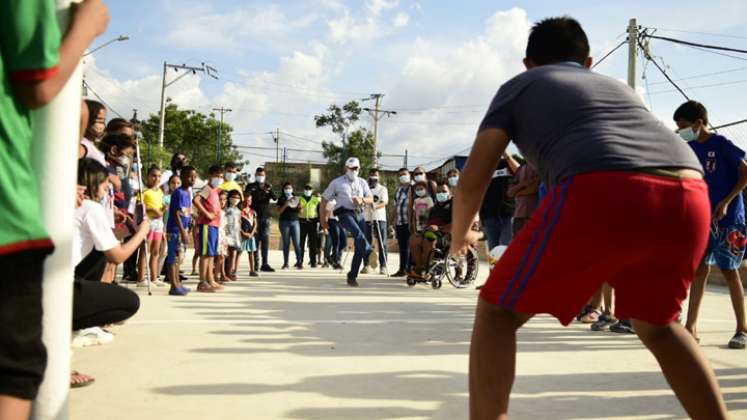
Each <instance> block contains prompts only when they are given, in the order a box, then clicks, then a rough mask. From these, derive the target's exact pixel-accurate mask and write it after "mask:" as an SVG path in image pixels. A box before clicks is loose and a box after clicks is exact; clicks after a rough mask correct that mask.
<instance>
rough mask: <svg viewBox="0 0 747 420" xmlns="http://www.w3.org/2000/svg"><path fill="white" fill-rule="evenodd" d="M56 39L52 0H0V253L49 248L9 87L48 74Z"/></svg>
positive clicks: (22, 124)
mask: <svg viewBox="0 0 747 420" xmlns="http://www.w3.org/2000/svg"><path fill="white" fill-rule="evenodd" d="M60 42H61V34H60V29H59V26H58V24H57V17H56V9H55V2H54V1H52V0H6V1H2V2H0V218H1V220H2V221H1V222H0V255H5V254H10V253H14V252H19V251H24V250H29V249H39V248H50V247H51V246H52V242H51V241H50V240H49V235H48V234H47V231H46V229H45V228H44V225H43V223H42V217H41V209H40V196H39V195H40V194H39V182H40V180H39V179H37V177H36V174H35V173H34V171H33V169H32V165H31V159H32V154H31V153H32V152H31V149H32V147H31V141H32V135H31V109H29V108H27V107H26V106H24V105H23V104H22V103H21V101H20V100H18V98H17V97H16V96H15V94H14V90H13V85H14V84H18V83H35V82H39V81H43V80H46V79H49V78H51V77H53V76H54V75H55V73H56V72H57V65H58V62H59V48H60Z"/></svg>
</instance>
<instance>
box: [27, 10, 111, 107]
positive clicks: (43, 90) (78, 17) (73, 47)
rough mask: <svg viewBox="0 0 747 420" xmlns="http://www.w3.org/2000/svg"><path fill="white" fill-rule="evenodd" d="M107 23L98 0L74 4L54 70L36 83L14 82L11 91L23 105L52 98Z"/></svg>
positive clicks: (42, 102)
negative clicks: (68, 26)
mask: <svg viewBox="0 0 747 420" xmlns="http://www.w3.org/2000/svg"><path fill="white" fill-rule="evenodd" d="M108 24H109V11H108V9H107V7H106V5H104V3H103V2H102V1H101V0H85V1H83V2H81V3H79V4H78V5H77V6H75V7H74V15H73V20H72V23H71V24H70V28H69V29H68V31H67V34H66V35H65V38H64V39H63V40H62V43H61V44H60V61H59V63H58V64H57V73H56V74H55V75H54V76H52V77H51V78H49V79H46V80H42V81H39V82H30V83H29V82H15V83H13V90H14V92H15V94H16V96H17V97H18V99H19V100H20V101H21V103H23V104H24V105H25V106H27V107H29V108H31V109H36V108H41V107H43V106H44V105H46V104H48V103H49V102H51V101H52V99H54V98H55V97H56V96H57V94H58V93H60V90H62V88H63V87H64V86H65V83H67V80H68V79H69V78H70V75H71V74H73V71H74V70H75V67H76V66H77V65H78V62H80V58H81V56H82V55H83V52H84V51H85V50H86V48H88V45H90V44H91V42H92V41H93V40H94V39H95V38H96V37H97V36H99V35H101V34H102V33H104V31H105V30H106V27H107V25H108Z"/></svg>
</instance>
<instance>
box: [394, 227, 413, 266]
mask: <svg viewBox="0 0 747 420" xmlns="http://www.w3.org/2000/svg"><path fill="white" fill-rule="evenodd" d="M397 245H398V246H399V271H407V270H408V269H409V268H410V225H409V224H408V225H397Z"/></svg>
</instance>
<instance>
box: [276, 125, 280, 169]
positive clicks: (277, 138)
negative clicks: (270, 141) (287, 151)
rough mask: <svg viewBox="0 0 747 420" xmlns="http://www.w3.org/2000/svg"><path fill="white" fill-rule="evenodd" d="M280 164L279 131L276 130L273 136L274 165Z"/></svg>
mask: <svg viewBox="0 0 747 420" xmlns="http://www.w3.org/2000/svg"><path fill="white" fill-rule="evenodd" d="M279 162H280V129H279V128H278V129H277V132H276V135H275V163H279Z"/></svg>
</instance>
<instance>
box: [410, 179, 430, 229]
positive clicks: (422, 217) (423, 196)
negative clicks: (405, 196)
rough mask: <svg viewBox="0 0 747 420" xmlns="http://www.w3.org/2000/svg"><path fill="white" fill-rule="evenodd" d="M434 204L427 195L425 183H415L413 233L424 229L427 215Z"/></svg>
mask: <svg viewBox="0 0 747 420" xmlns="http://www.w3.org/2000/svg"><path fill="white" fill-rule="evenodd" d="M434 204H435V203H434V202H433V198H431V196H430V195H429V194H428V184H427V183H426V182H425V181H420V182H417V183H416V184H415V197H414V198H413V200H412V213H413V214H412V218H413V223H412V230H413V233H419V232H422V231H423V229H425V227H426V226H427V222H428V214H429V213H430V211H431V208H433V205H434Z"/></svg>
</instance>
